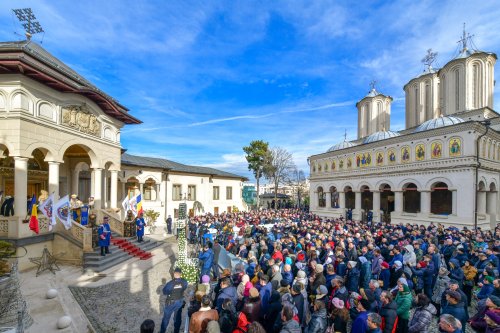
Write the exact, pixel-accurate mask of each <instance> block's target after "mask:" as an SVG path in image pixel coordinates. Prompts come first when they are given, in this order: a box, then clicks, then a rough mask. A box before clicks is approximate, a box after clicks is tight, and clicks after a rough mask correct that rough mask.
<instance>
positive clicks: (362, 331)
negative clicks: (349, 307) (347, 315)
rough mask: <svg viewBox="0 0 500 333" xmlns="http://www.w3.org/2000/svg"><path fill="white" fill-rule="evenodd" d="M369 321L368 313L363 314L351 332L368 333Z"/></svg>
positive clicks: (357, 318) (353, 324) (357, 319)
mask: <svg viewBox="0 0 500 333" xmlns="http://www.w3.org/2000/svg"><path fill="white" fill-rule="evenodd" d="M367 319H368V312H366V311H363V312H361V313H360V314H359V315H358V316H357V317H356V319H355V320H354V321H353V323H352V329H351V332H353V333H354V332H355V333H366V332H368V324H367V322H366V320H367Z"/></svg>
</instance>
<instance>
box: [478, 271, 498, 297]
mask: <svg viewBox="0 0 500 333" xmlns="http://www.w3.org/2000/svg"><path fill="white" fill-rule="evenodd" d="M478 286H479V287H481V290H479V292H478V293H477V295H476V297H477V299H486V298H488V296H490V295H491V294H492V293H493V289H494V287H493V278H492V277H491V276H486V277H485V278H484V279H483V283H478Z"/></svg>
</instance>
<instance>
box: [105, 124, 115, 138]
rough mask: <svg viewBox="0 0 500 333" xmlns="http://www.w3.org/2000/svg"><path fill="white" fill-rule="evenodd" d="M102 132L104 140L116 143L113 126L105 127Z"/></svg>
mask: <svg viewBox="0 0 500 333" xmlns="http://www.w3.org/2000/svg"><path fill="white" fill-rule="evenodd" d="M102 132H103V138H104V139H106V140H111V141H116V133H115V131H114V129H113V128H112V127H111V126H105V127H104V129H103V131H102Z"/></svg>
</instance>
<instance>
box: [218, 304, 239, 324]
mask: <svg viewBox="0 0 500 333" xmlns="http://www.w3.org/2000/svg"><path fill="white" fill-rule="evenodd" d="M219 325H220V330H221V332H232V331H233V329H234V327H235V326H236V310H235V308H234V304H233V303H232V301H231V299H229V298H227V299H225V300H224V302H223V303H222V311H221V312H220V313H219Z"/></svg>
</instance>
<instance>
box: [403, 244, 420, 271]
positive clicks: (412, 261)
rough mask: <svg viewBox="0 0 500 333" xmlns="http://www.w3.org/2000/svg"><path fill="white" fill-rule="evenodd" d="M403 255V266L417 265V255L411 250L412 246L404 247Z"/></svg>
mask: <svg viewBox="0 0 500 333" xmlns="http://www.w3.org/2000/svg"><path fill="white" fill-rule="evenodd" d="M404 249H405V252H404V254H403V264H405V265H407V264H408V265H409V266H410V267H415V266H416V265H417V255H416V254H415V251H414V249H413V245H405V247H404Z"/></svg>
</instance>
